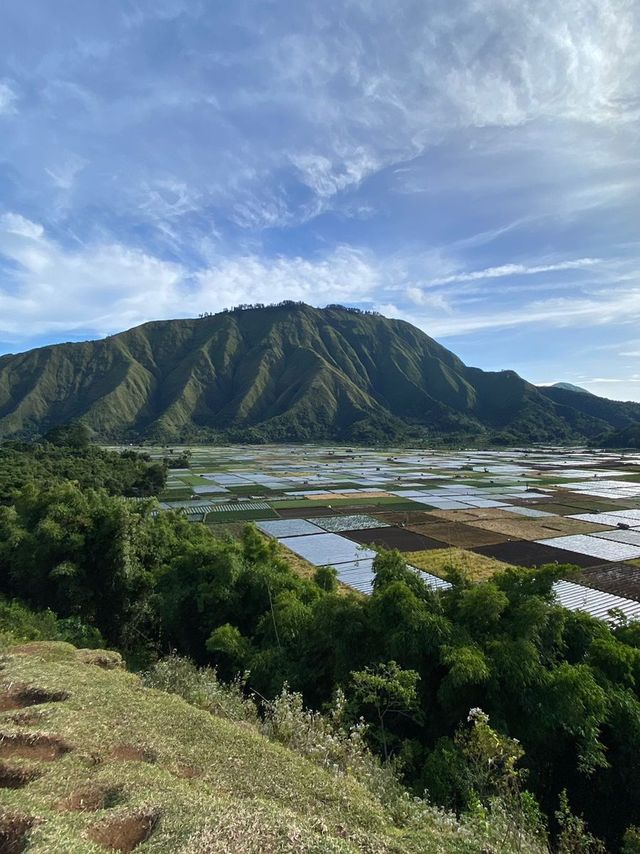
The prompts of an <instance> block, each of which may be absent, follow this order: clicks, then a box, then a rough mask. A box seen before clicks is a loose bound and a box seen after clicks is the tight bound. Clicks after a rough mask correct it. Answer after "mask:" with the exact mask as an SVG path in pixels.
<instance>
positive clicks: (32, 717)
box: [9, 709, 47, 729]
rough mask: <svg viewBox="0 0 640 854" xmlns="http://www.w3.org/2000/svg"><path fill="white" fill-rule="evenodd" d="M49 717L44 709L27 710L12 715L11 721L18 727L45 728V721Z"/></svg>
mask: <svg viewBox="0 0 640 854" xmlns="http://www.w3.org/2000/svg"><path fill="white" fill-rule="evenodd" d="M46 717H47V713H46V712H44V711H42V709H27V710H26V711H22V712H17V713H16V714H15V715H11V716H10V717H9V720H10V721H12V722H13V723H14V724H16V725H17V726H37V727H40V729H42V728H43V721H44V720H45V718H46Z"/></svg>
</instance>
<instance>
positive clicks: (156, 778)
mask: <svg viewBox="0 0 640 854" xmlns="http://www.w3.org/2000/svg"><path fill="white" fill-rule="evenodd" d="M118 659H119V656H118V655H117V654H116V653H106V652H104V651H96V650H76V649H75V647H73V646H71V645H70V644H65V643H30V644H25V645H23V646H20V647H13V648H11V649H10V650H9V654H8V655H6V656H4V658H3V662H2V665H3V666H2V674H1V679H0V795H1V797H0V850H1V851H4V852H19V851H23V850H28V851H29V852H33V854H71V852H73V854H100V852H105V851H132V850H134V849H135V851H136V854H137V852H139V853H140V854H143V852H155V854H287V852H291V854H294V852H297V854H358V852H369V854H481V852H482V851H497V850H498V847H499V850H500V851H504V852H505V854H515V852H516V851H518V852H521V854H543V851H545V850H546V846H545V845H544V843H543V840H542V839H540V840H536V839H535V838H531V839H527V838H522V837H521V836H520V835H517V836H516V835H515V834H510V833H509V831H508V828H507V831H506V833H505V825H504V824H503V825H501V823H500V816H497V818H496V820H495V821H487V820H486V818H485V817H483V819H482V821H481V822H480V821H479V822H478V823H477V824H478V826H477V827H476V826H475V825H472V824H469V823H466V824H465V823H464V822H458V821H457V820H456V819H455V818H454V817H453V816H451V815H447V814H445V813H443V812H439V811H437V810H435V809H430V808H428V807H426V805H425V807H424V809H422V810H421V811H419V810H418V809H413V810H411V802H410V800H409V799H408V798H407V799H406V800H405V801H404V802H403V806H401V808H400V809H396V810H395V811H396V812H397V815H396V814H394V808H391V807H390V806H388V805H387V804H386V803H385V798H384V797H381V793H380V792H376V791H375V785H374V782H375V781H372V784H371V785H370V786H369V785H368V784H367V782H366V781H364V782H361V781H359V780H358V779H357V778H356V776H355V775H354V774H352V773H335V772H332V770H331V768H330V767H328V768H324V767H321V763H320V761H319V762H318V763H317V764H316V763H314V762H312V761H310V760H309V759H307V758H305V757H304V756H302V755H301V754H300V753H297V752H294V751H293V750H290V749H289V748H287V747H285V746H283V745H281V744H278V743H276V742H273V741H270V740H268V739H267V738H265V736H264V735H263V734H262V733H261V732H260V731H259V729H258V727H257V726H256V725H255V724H253V723H251V722H249V721H239V722H238V721H234V720H229V719H228V718H225V717H221V716H217V715H213V714H210V713H209V712H207V711H204V710H201V709H198V708H195V707H194V706H191V705H189V704H188V703H186V702H185V701H184V700H182V699H181V698H180V697H177V696H175V695H171V694H168V693H165V692H163V691H158V690H153V689H150V688H145V687H143V685H142V683H141V682H140V680H139V679H138V677H136V676H134V675H133V674H131V673H127V672H126V671H124V670H123V669H120V667H118V664H119V661H118ZM96 665H97V666H96ZM485 824H486V825H488V826H487V827H486V828H485V827H484V825H485Z"/></svg>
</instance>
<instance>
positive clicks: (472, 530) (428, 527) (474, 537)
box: [410, 521, 508, 549]
mask: <svg viewBox="0 0 640 854" xmlns="http://www.w3.org/2000/svg"><path fill="white" fill-rule="evenodd" d="M410 527H411V530H412V531H415V532H416V533H418V534H422V535H423V536H427V537H431V538H432V539H434V540H439V541H440V542H441V543H443V544H445V545H448V546H454V547H456V548H461V549H470V548H473V547H474V546H491V545H494V544H495V543H504V542H506V540H507V539H508V537H507V536H506V535H505V534H501V533H499V532H498V531H488V530H484V529H483V528H479V527H474V526H472V525H466V524H464V522H442V521H438V522H431V523H427V524H423V525H411V526H410Z"/></svg>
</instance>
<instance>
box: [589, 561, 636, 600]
mask: <svg viewBox="0 0 640 854" xmlns="http://www.w3.org/2000/svg"><path fill="white" fill-rule="evenodd" d="M576 581H579V582H580V584H584V585H586V586H587V587H593V588H595V589H596V590H604V591H605V592H606V593H613V594H615V595H616V596H626V598H627V599H635V600H636V601H638V602H640V567H637V566H632V565H631V564H629V563H605V564H602V565H601V566H594V567H591V568H590V569H585V570H583V571H582V572H581V573H580V576H579V577H578V578H577V579H576Z"/></svg>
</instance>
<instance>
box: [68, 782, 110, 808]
mask: <svg viewBox="0 0 640 854" xmlns="http://www.w3.org/2000/svg"><path fill="white" fill-rule="evenodd" d="M122 800H123V797H122V789H121V788H119V787H117V786H92V785H90V784H87V785H86V786H81V787H80V788H79V789H76V790H75V791H74V792H71V794H70V795H69V796H68V797H66V798H63V799H62V800H61V801H60V802H59V803H58V809H59V810H63V811H68V812H95V811H96V810H105V809H111V808H112V807H115V806H117V805H118V804H119V803H122Z"/></svg>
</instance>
